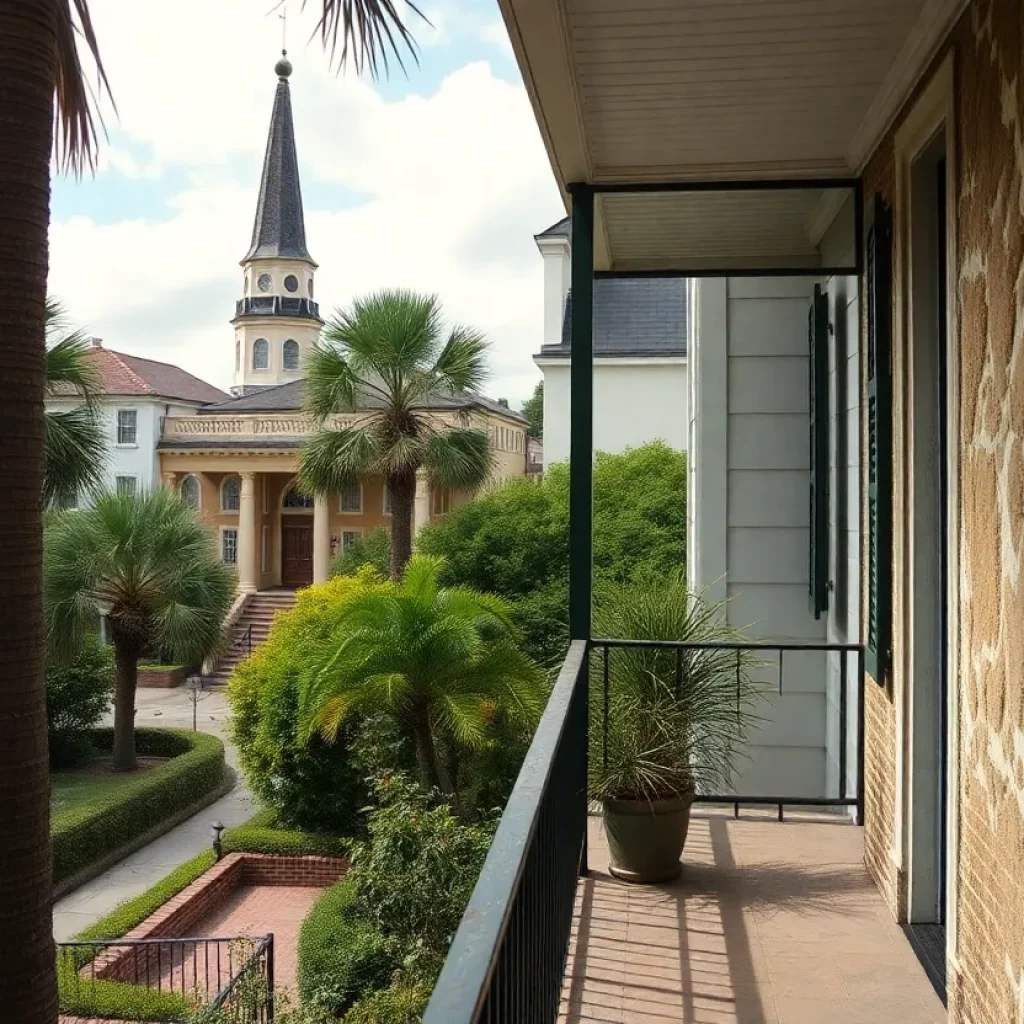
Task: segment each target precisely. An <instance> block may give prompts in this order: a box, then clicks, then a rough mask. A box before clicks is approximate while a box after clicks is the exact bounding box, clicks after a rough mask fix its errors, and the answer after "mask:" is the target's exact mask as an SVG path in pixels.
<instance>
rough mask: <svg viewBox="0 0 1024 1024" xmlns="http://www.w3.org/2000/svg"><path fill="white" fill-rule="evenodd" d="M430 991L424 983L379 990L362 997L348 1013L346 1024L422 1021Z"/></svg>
mask: <svg viewBox="0 0 1024 1024" xmlns="http://www.w3.org/2000/svg"><path fill="white" fill-rule="evenodd" d="M430 992H431V986H430V985H429V984H427V983H425V982H417V983H415V984H400V985H395V986H393V987H391V988H383V989H379V990H378V991H376V992H373V993H372V994H370V995H368V996H366V997H365V998H364V999H360V1000H359V1002H358V1003H356V1005H355V1006H353V1007H352V1009H351V1010H349V1011H348V1013H346V1014H345V1017H344V1024H420V1021H421V1020H422V1019H423V1014H424V1013H425V1012H426V1009H427V1003H429V1002H430Z"/></svg>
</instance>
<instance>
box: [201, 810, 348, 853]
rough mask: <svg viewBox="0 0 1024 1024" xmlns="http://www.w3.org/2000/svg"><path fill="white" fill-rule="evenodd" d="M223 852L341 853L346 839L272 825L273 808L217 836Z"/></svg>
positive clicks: (273, 822)
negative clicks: (219, 837) (219, 836)
mask: <svg viewBox="0 0 1024 1024" xmlns="http://www.w3.org/2000/svg"><path fill="white" fill-rule="evenodd" d="M221 845H222V848H223V850H224V853H276V854H280V855H282V856H292V857H300V856H321V857H344V856H346V855H347V853H348V846H349V841H348V840H347V839H345V838H343V837H340V836H332V835H327V834H326V833H323V832H300V831H298V830H297V829H283V828H278V827H277V825H276V812H274V811H261V812H260V813H259V814H256V815H255V816H253V817H252V818H250V819H249V820H248V821H247V822H245V823H244V824H242V825H239V826H237V827H236V828H229V829H227V830H226V831H225V832H224V834H223V835H222V836H221Z"/></svg>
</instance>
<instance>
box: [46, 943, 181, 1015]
mask: <svg viewBox="0 0 1024 1024" xmlns="http://www.w3.org/2000/svg"><path fill="white" fill-rule="evenodd" d="M77 971H78V968H77V966H76V964H75V963H74V962H73V961H72V960H71V959H67V960H65V959H63V958H62V959H61V961H59V962H58V965H57V984H58V990H59V993H60V995H59V1007H60V1012H61V1013H68V1014H73V1015H75V1016H77V1017H86V1018H90V1017H100V1018H103V1019H105V1020H124V1021H143V1020H144V1021H181V1020H184V1019H185V1018H186V1017H187V1016H188V1015H189V1013H190V1012H191V1006H190V1004H189V1001H188V1000H187V999H186V998H185V997H184V996H183V995H181V993H178V992H168V991H159V990H157V989H146V988H143V987H142V986H141V985H128V984H125V983H124V982H119V981H93V980H92V979H89V980H88V981H86V980H84V979H82V978H80V977H79V976H78V973H77Z"/></svg>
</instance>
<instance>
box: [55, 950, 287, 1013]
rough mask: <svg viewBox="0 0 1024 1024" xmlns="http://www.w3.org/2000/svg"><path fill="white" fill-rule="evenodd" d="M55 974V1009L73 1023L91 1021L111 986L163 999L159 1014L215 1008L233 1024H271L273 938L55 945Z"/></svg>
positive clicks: (272, 1007)
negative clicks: (74, 1020) (226, 1012)
mask: <svg viewBox="0 0 1024 1024" xmlns="http://www.w3.org/2000/svg"><path fill="white" fill-rule="evenodd" d="M57 972H58V977H59V979H60V995H61V1006H62V1009H66V1010H67V1011H68V1012H70V1013H73V1014H75V1015H78V1016H85V1017H91V1016H95V1015H96V1014H95V1013H94V1012H93V1011H95V1010H96V1008H97V1007H102V1006H103V1005H105V1004H107V1003H108V1001H109V999H110V993H109V988H110V987H111V986H117V987H120V988H123V987H131V988H139V989H144V990H146V991H148V992H156V993H164V994H166V995H167V996H168V1001H167V1006H166V1007H164V1011H165V1012H167V1011H168V1010H170V1011H173V1008H174V1007H175V1006H181V1007H188V1008H199V1007H203V1006H214V1007H220V1008H224V1009H228V1008H230V1009H231V1011H232V1021H233V1022H235V1024H273V1020H274V936H273V935H263V936H257V937H252V936H247V935H237V936H230V937H227V938H167V939H163V938H154V939H96V940H91V941H72V942H59V943H57ZM122 994H123V993H122ZM176 996H177V997H180V1000H179V1001H178V1002H175V1000H174V997H176ZM161 1019H163V1018H161Z"/></svg>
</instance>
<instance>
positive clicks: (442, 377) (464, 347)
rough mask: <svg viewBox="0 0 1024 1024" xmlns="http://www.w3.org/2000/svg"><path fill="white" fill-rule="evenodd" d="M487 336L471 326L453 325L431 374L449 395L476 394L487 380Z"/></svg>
mask: <svg viewBox="0 0 1024 1024" xmlns="http://www.w3.org/2000/svg"><path fill="white" fill-rule="evenodd" d="M486 354H487V339H486V338H485V337H484V335H483V333H482V332H480V331H477V330H474V329H473V328H471V327H455V328H453V330H452V332H451V334H450V335H449V336H448V341H447V342H446V343H445V346H444V348H443V349H442V350H441V354H440V355H439V356H438V357H437V360H436V361H435V363H434V365H433V367H432V369H431V376H432V377H433V379H434V381H435V382H436V387H437V388H438V389H439V390H442V391H445V392H447V393H448V394H451V395H461V394H476V393H477V392H478V391H479V390H480V388H481V387H483V384H484V381H486V380H487V361H486Z"/></svg>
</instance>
